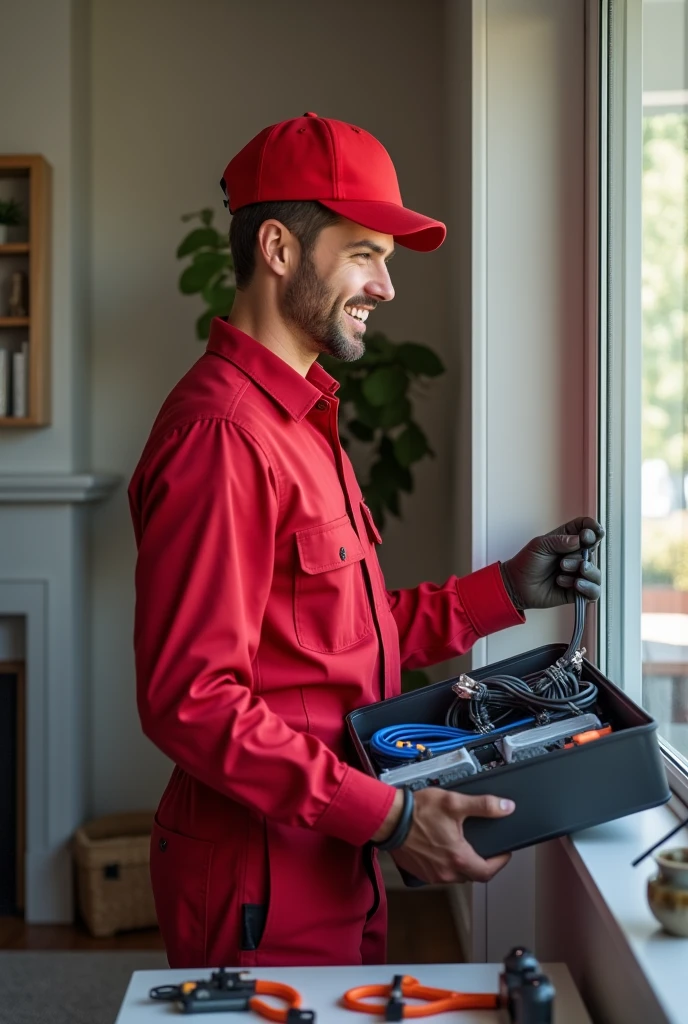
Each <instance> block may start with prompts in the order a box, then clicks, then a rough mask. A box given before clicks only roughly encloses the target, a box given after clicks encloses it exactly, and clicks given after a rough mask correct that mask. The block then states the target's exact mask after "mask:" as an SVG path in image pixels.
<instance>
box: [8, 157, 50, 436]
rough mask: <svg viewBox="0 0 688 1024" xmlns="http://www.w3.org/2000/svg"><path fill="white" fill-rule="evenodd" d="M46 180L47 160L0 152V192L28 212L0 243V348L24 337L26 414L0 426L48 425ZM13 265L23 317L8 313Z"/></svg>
mask: <svg viewBox="0 0 688 1024" xmlns="http://www.w3.org/2000/svg"><path fill="white" fill-rule="evenodd" d="M51 179H52V169H51V167H50V164H49V163H48V162H47V161H46V160H45V158H44V157H42V156H40V155H39V154H30V155H25V156H24V155H0V196H1V197H2V198H3V199H12V198H14V199H17V200H18V201H19V202H21V203H22V206H23V208H24V212H25V213H26V212H28V229H27V227H24V231H25V232H26V233H27V234H28V239H27V240H26V241H20V240H18V241H8V242H7V243H5V244H0V347H2V348H6V349H8V350H9V352H10V353H12V352H14V351H19V350H20V349H21V343H22V342H25V341H27V340H28V366H27V368H26V378H27V415H26V416H12V415H8V416H3V415H0V428H6V427H10V428H15V429H16V428H20V427H44V426H48V425H49V424H50V416H51V412H50V361H51V360H50V350H51V344H50V303H49V299H50V244H51ZM15 230H17V229H15ZM17 270H21V271H24V273H25V274H26V275H27V278H28V316H25V317H11V316H9V315H8V287H9V280H10V277H11V274H12V273H13V272H14V271H17ZM11 361H12V360H11V356H10V358H9V363H10V366H11ZM10 374H11V369H10ZM10 411H11V388H10Z"/></svg>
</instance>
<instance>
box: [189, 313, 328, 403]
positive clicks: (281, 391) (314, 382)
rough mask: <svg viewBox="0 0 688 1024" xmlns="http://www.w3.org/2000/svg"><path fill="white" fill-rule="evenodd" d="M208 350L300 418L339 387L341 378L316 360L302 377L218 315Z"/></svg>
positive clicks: (212, 325)
mask: <svg viewBox="0 0 688 1024" xmlns="http://www.w3.org/2000/svg"><path fill="white" fill-rule="evenodd" d="M206 352H214V353H215V354H216V355H219V356H222V358H223V359H227V360H229V362H230V363H233V364H234V365H235V366H237V367H238V368H239V369H240V370H241V371H242V372H243V373H245V374H246V376H247V377H250V378H251V380H252V381H254V383H255V384H257V385H258V387H260V388H262V389H263V391H267V393H268V394H269V395H270V396H271V397H272V398H274V400H275V401H276V402H278V403H279V405H281V406H282V408H283V409H285V410H286V411H287V412H288V413H289V415H290V416H291V417H292V419H295V420H297V421H298V420H302V419H303V417H304V416H306V415H307V414H308V413H309V412H310V411H311V409H312V408H313V406H314V405H315V403H316V402H317V401H318V399H319V398H321V397H322V395H330V396H333V395H334V393H335V391H336V390H337V388H338V387H339V381H336V380H335V379H334V377H332V376H330V374H329V373H328V372H327V370H325V369H323V367H322V366H321V365H320V363H318V362H317V361H316V362H314V363H313V365H312V366H311V368H310V370H309V371H308V375H307V376H306V377H302V376H301V374H300V373H298V371H297V370H295V369H294V368H293V366H290V365H289V363H287V362H285V361H284V359H281V358H280V356H277V355H275V353H274V352H271V351H270V349H269V348H266V347H265V345H261V344H260V342H259V341H256V340H255V339H254V338H251V337H250V335H248V334H244V332H243V331H240V330H238V329H237V328H236V327H232V325H231V324H228V323H226V322H225V321H224V320H222V319H220V317H217V316H216V317H214V318H213V320H211V323H210V337H209V338H208V344H207V346H206Z"/></svg>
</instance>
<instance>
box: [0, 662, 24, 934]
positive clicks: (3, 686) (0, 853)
mask: <svg viewBox="0 0 688 1024" xmlns="http://www.w3.org/2000/svg"><path fill="white" fill-rule="evenodd" d="M24 676H25V672H24V662H23V661H1V660H0V915H5V914H20V913H23V911H24V853H25V847H26V829H25V806H26V770H25V766H26V749H25V743H24V735H25V728H26V699H25V687H24Z"/></svg>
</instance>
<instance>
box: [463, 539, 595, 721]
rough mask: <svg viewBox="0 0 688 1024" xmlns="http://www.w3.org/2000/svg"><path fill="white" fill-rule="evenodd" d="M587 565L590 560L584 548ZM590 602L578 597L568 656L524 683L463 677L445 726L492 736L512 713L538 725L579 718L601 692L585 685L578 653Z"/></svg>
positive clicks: (503, 676) (506, 678)
mask: <svg viewBox="0 0 688 1024" xmlns="http://www.w3.org/2000/svg"><path fill="white" fill-rule="evenodd" d="M582 556H583V561H584V562H587V561H588V559H589V551H588V549H587V548H583V549H582ZM586 606H587V601H586V599H585V598H584V597H583V595H582V594H579V593H576V595H575V622H574V629H573V637H572V639H571V643H570V644H569V646H568V649H567V650H566V653H565V654H563V655H562V657H561V658H559V659H558V660H557V661H556V662H555V664H554V665H551V666H550V667H549V668H546V669H544V671H543V670H540V671H539V672H532V673H530V674H528V675H526V676H523V678H518V677H517V676H510V675H507V674H500V675H495V676H490V677H489V678H488V679H482V680H479V681H478V680H475V679H471V677H470V676H468V675H465V674H464V675H462V676H460V677H459V681H458V682H457V683H455V684H454V686H453V687H452V689H453V690H454V691H455V693H456V694H457V698H456V700H455V701H454V703H453V704H452V706H451V707H450V708H449V711H448V712H447V718H446V724H447V725H448V726H451V727H452V728H457V729H464V730H465V729H467V728H470V727H471V726H472V727H473V729H474V730H475V731H477V732H479V733H487V732H493V731H494V730H495V727H496V726H497V724H498V723H499V722H501V721H503V720H504V718H505V717H507V716H508V715H510V714H511V713H513V712H514V711H521V712H523V711H528V712H529V713H530V714H532V715H533V716H534V718H535V720H536V721H537V723H538V725H541V724H545V723H546V722H548V721H550V719H551V718H552V717H557V716H559V715H561V714H562V713H563V714H573V715H580V714H582V713H583V712H584V711H585V710H586V708H589V707H590V706H591V705H593V704H594V703H595V702H596V700H597V687H596V686H595V685H594V684H593V683H590V682H585V683H583V682H581V670H582V665H583V654H584V653H585V648H583V649H579V648H580V643H581V640H582V638H583V630H584V628H585V610H586Z"/></svg>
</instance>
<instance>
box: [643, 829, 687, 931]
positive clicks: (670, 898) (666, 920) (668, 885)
mask: <svg viewBox="0 0 688 1024" xmlns="http://www.w3.org/2000/svg"><path fill="white" fill-rule="evenodd" d="M655 862H656V863H657V867H658V868H659V874H657V875H655V877H654V878H651V879H650V880H649V881H648V883H647V902H648V903H649V905H650V910H651V911H652V913H653V914H654V916H655V917H656V918H657V920H658V921H659V922H660V924H661V925H662V926H663V927H664V929H665V931H667V932H669V933H670V934H671V935H680V936H682V937H684V938H688V847H685V846H679V847H675V848H674V849H670V850H662V851H661V852H660V853H658V854H656V856H655Z"/></svg>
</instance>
